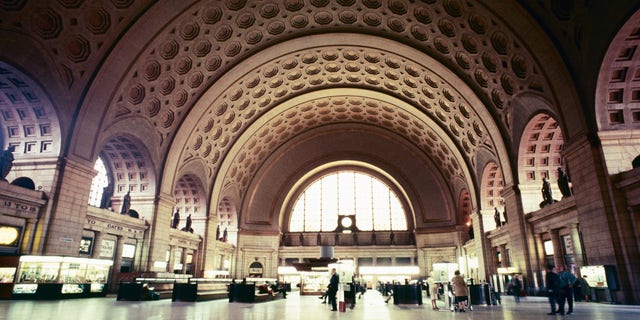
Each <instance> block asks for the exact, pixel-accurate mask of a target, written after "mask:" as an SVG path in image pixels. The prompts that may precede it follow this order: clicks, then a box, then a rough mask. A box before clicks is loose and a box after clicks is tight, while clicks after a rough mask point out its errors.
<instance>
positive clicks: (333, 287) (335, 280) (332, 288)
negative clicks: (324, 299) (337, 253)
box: [329, 268, 340, 311]
mask: <svg viewBox="0 0 640 320" xmlns="http://www.w3.org/2000/svg"><path fill="white" fill-rule="evenodd" d="M339 284H340V277H338V274H337V273H336V268H332V269H331V280H329V303H331V311H338V302H337V301H336V294H338V285H339Z"/></svg>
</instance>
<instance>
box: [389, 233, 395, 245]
mask: <svg viewBox="0 0 640 320" xmlns="http://www.w3.org/2000/svg"><path fill="white" fill-rule="evenodd" d="M389 240H390V241H391V244H396V235H395V234H394V233H393V231H391V234H390V235H389Z"/></svg>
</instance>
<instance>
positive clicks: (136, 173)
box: [100, 134, 157, 217]
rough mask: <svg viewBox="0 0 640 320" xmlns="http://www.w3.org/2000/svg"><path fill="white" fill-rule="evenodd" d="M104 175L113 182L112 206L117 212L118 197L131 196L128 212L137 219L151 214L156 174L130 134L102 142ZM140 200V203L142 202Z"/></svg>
mask: <svg viewBox="0 0 640 320" xmlns="http://www.w3.org/2000/svg"><path fill="white" fill-rule="evenodd" d="M100 150H101V152H100V154H101V155H102V156H103V158H102V159H103V161H104V165H105V166H106V167H107V172H109V173H111V175H112V176H111V181H113V193H112V206H113V209H114V211H116V212H119V210H120V206H121V204H122V198H123V197H124V195H125V194H126V193H127V192H130V193H131V194H130V195H131V203H132V206H131V208H132V209H136V211H138V212H139V213H140V215H141V216H143V217H144V216H146V217H149V215H150V213H151V212H153V201H152V199H153V197H154V196H155V192H156V183H157V180H156V173H155V169H154V166H153V161H152V160H151V156H150V155H149V151H148V149H147V147H146V146H145V144H143V143H142V141H140V140H139V139H137V138H136V137H134V136H132V135H128V134H121V135H117V136H113V137H111V138H107V139H105V142H104V145H103V146H102V148H101V149H100ZM143 199H144V200H143Z"/></svg>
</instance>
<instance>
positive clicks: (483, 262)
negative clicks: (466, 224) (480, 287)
mask: <svg viewBox="0 0 640 320" xmlns="http://www.w3.org/2000/svg"><path fill="white" fill-rule="evenodd" d="M471 225H472V226H473V237H474V244H475V249H476V256H477V258H478V280H479V281H483V280H485V281H486V280H488V279H489V274H488V270H489V269H490V268H489V266H490V264H489V263H490V262H489V261H488V258H489V256H490V255H491V254H487V253H490V252H491V250H490V249H491V248H489V246H488V244H487V237H486V236H485V234H484V224H483V221H482V213H481V212H480V211H476V213H475V214H471Z"/></svg>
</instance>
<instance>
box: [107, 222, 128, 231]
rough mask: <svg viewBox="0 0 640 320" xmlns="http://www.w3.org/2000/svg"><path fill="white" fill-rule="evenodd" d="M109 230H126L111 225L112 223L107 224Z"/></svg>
mask: <svg viewBox="0 0 640 320" xmlns="http://www.w3.org/2000/svg"><path fill="white" fill-rule="evenodd" d="M107 228H109V229H115V230H118V231H122V230H124V228H123V227H122V226H117V225H115V224H111V223H109V224H107Z"/></svg>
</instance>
